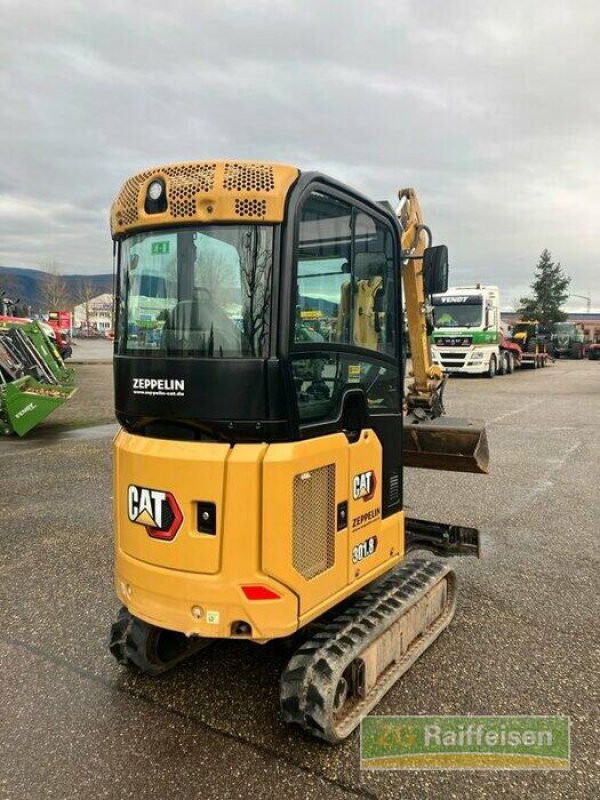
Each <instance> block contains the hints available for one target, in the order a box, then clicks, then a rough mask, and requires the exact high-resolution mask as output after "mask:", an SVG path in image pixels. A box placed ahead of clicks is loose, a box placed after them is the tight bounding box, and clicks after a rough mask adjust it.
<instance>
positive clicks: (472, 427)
mask: <svg viewBox="0 0 600 800" xmlns="http://www.w3.org/2000/svg"><path fill="white" fill-rule="evenodd" d="M398 197H399V201H400V202H399V205H398V208H397V210H396V216H397V217H398V220H399V222H400V227H401V230H402V237H401V243H402V250H403V254H404V256H405V261H404V265H403V269H402V282H403V287H404V300H405V304H406V321H407V327H408V336H409V340H410V349H411V360H412V372H411V376H410V380H409V384H408V388H407V391H406V397H405V399H406V409H407V416H406V418H405V420H404V426H403V433H402V447H403V457H404V465H405V466H408V467H421V468H424V469H440V470H447V471H451V472H475V473H486V472H487V471H488V464H489V450H488V443H487V434H486V431H485V427H484V426H483V423H480V422H476V421H469V420H464V419H456V418H452V417H447V416H445V415H444V404H443V391H444V385H445V380H446V378H445V376H444V375H443V372H442V369H441V367H439V366H437V365H435V364H433V362H432V358H431V346H430V342H429V336H430V334H431V331H432V329H433V319H432V315H431V311H430V309H429V308H428V305H427V290H428V284H429V283H430V281H428V279H427V278H428V276H427V274H426V270H425V263H426V251H427V248H428V247H429V246H430V245H431V232H430V230H429V228H428V227H427V226H426V225H425V224H424V222H423V214H422V212H421V206H420V203H419V200H418V198H417V195H416V192H415V190H414V189H400V191H399V192H398ZM444 250H445V248H444ZM442 255H443V254H442ZM446 278H447V267H446ZM439 288H441V290H442V291H445V288H446V287H439ZM430 293H431V292H430Z"/></svg>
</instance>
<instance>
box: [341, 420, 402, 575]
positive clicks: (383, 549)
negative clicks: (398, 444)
mask: <svg viewBox="0 0 600 800" xmlns="http://www.w3.org/2000/svg"><path fill="white" fill-rule="evenodd" d="M348 456H349V470H348V478H349V486H348V499H349V502H348V522H349V537H348V582H349V583H352V582H354V581H355V580H356V579H357V578H360V577H361V576H362V575H365V574H366V573H368V572H370V571H371V570H373V569H374V568H375V567H377V566H379V565H380V564H382V563H383V562H385V561H387V560H388V559H389V558H390V556H393V555H395V554H397V553H398V549H399V530H398V518H397V515H394V516H392V517H388V518H386V519H385V520H383V521H382V510H383V509H382V488H383V469H382V462H383V450H382V447H381V442H380V441H379V439H378V438H377V435H376V434H375V432H374V431H372V430H365V431H363V432H362V433H361V435H360V437H359V439H358V441H356V442H354V443H353V444H351V445H350V446H349V453H348ZM369 490H370V491H369ZM363 545H364V547H363ZM371 548H374V550H373V551H372V552H371Z"/></svg>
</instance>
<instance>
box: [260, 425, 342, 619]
mask: <svg viewBox="0 0 600 800" xmlns="http://www.w3.org/2000/svg"><path fill="white" fill-rule="evenodd" d="M329 465H333V467H334V469H335V496H334V521H333V524H334V539H333V547H334V558H333V564H332V565H331V566H329V567H326V566H325V568H324V569H319V570H318V572H317V574H315V575H313V577H308V578H307V577H305V574H309V575H311V574H312V572H314V571H311V570H310V569H309V570H308V572H307V570H305V569H304V567H303V560H302V558H301V559H300V561H298V558H297V559H296V564H297V567H298V568H296V567H294V524H293V522H292V520H293V519H294V484H295V482H297V481H300V480H304V481H305V482H306V484H307V485H308V484H310V483H311V482H312V481H313V475H312V473H313V471H315V472H317V471H318V470H320V469H322V468H323V467H328V466H329ZM263 475H264V489H263V497H264V502H263V535H262V536H263V537H262V552H263V556H262V559H263V560H262V566H263V570H264V571H265V572H266V573H267V574H268V575H272V576H273V577H274V578H275V579H276V580H278V581H281V582H282V583H284V584H285V585H286V586H289V587H290V588H291V589H292V590H293V591H294V592H296V593H297V594H298V595H299V598H300V607H301V612H304V611H307V610H308V609H310V608H312V607H313V606H315V605H317V604H318V603H320V602H322V601H323V600H325V599H326V598H328V597H331V595H333V594H334V593H335V592H337V591H338V590H339V589H341V588H342V587H343V586H344V585H345V584H346V582H347V558H348V531H347V529H344V530H343V531H339V532H335V507H337V504H338V503H341V502H342V501H344V500H348V440H347V439H346V437H345V436H344V434H343V433H335V434H331V435H329V436H322V437H320V438H318V439H309V440H307V441H304V442H290V443H285V444H272V445H270V447H269V450H268V452H267V454H266V456H265V460H264V462H263ZM315 480H317V481H319V487H318V488H316V489H315V492H314V503H313V506H312V507H311V504H310V502H304V501H303V502H302V505H301V506H299V507H297V509H296V515H298V514H302V515H305V516H306V518H307V519H304V520H302V521H301V520H298V519H297V522H296V535H297V536H303V537H304V536H307V535H308V532H309V531H310V525H311V524H313V526H314V540H313V541H312V546H313V547H314V552H315V563H317V564H318V563H319V562H321V561H322V559H323V558H324V557H326V556H325V555H324V541H323V538H324V537H325V536H326V535H327V533H326V531H325V530H324V529H323V525H324V519H323V509H322V503H323V500H324V495H323V491H322V484H321V482H320V481H321V478H320V477H319V476H318V475H316V476H315ZM296 500H298V497H297V495H296ZM301 523H302V524H301ZM310 546H311V542H310V541H306V542H302V543H300V544H299V543H298V542H297V543H296V555H297V557H298V548H299V547H300V550H301V555H302V557H304V556H303V554H304V553H305V551H306V553H307V552H308V549H309V548H310ZM308 566H310V565H308ZM299 570H301V571H299ZM302 573H304V574H302Z"/></svg>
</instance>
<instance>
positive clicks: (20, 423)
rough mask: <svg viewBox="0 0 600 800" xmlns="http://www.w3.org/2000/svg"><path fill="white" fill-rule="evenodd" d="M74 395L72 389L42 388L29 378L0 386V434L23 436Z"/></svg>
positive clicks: (45, 385) (48, 386)
mask: <svg viewBox="0 0 600 800" xmlns="http://www.w3.org/2000/svg"><path fill="white" fill-rule="evenodd" d="M76 391H77V388H76V387H74V386H60V385H58V384H43V383H39V381H36V380H35V379H34V378H31V377H29V376H26V377H24V378H19V380H16V381H12V382H11V383H5V384H3V385H2V384H0V431H2V429H4V433H13V432H14V433H16V434H18V435H19V436H24V435H25V434H26V433H27V432H28V431H30V430H31V429H32V428H35V426H36V425H38V424H39V423H40V422H41V421H42V420H43V419H45V418H46V417H47V416H48V415H49V414H51V413H52V412H53V411H54V410H55V409H57V408H58V407H59V406H62V404H63V403H64V402H65V401H66V400H68V399H69V398H70V397H72V396H73V395H74V394H75V392H76Z"/></svg>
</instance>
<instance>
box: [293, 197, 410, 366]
mask: <svg viewBox="0 0 600 800" xmlns="http://www.w3.org/2000/svg"><path fill="white" fill-rule="evenodd" d="M296 267H297V270H296V275H297V293H296V304H295V329H294V342H295V343H296V344H302V343H319V342H329V343H339V344H344V345H349V346H355V347H357V348H365V349H368V350H373V351H375V352H378V353H385V354H387V355H389V356H395V355H396V354H397V347H398V343H397V341H396V337H397V333H396V329H397V309H398V294H397V286H396V276H395V275H394V243H393V234H392V232H391V230H390V229H389V228H388V227H387V226H386V225H384V224H382V223H380V222H379V221H378V220H376V219H374V218H373V217H371V216H370V215H369V214H366V213H364V212H362V211H359V210H358V209H355V208H352V207H351V206H350V205H348V204H345V203H342V202H340V201H338V200H336V199H334V198H332V197H328V196H326V195H324V194H322V193H319V192H313V193H312V194H311V195H310V196H309V198H308V199H307V201H306V202H305V204H304V206H303V208H302V210H301V213H300V219H299V230H298V259H297V265H296Z"/></svg>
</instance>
